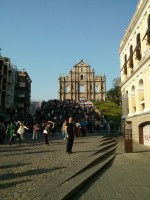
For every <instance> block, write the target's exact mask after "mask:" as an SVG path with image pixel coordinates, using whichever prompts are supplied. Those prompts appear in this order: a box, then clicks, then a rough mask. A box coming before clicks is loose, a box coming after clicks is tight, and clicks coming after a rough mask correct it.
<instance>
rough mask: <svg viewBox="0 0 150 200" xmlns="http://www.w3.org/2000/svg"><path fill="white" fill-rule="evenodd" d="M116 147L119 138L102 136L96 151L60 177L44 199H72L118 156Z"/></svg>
mask: <svg viewBox="0 0 150 200" xmlns="http://www.w3.org/2000/svg"><path fill="white" fill-rule="evenodd" d="M116 148H117V139H116V138H115V137H105V136H104V137H102V138H101V140H100V141H99V145H98V146H97V148H96V151H95V152H94V153H91V154H90V155H89V157H88V158H87V159H86V160H84V162H83V163H80V165H79V166H76V167H75V169H74V170H73V171H70V173H69V172H68V173H67V174H66V176H65V177H64V178H63V179H62V178H61V177H60V181H58V183H57V187H56V188H55V191H51V192H50V193H48V194H47V195H46V196H45V197H44V198H43V199H44V200H50V199H55V200H66V199H71V197H72V196H73V195H74V194H75V193H76V192H77V191H78V190H79V189H81V188H82V187H84V184H86V183H87V182H88V181H90V180H91V179H92V178H93V177H94V176H96V175H97V174H98V173H99V172H100V171H102V170H103V169H104V168H106V167H107V166H108V165H109V164H110V163H111V162H112V161H113V159H114V158H115V156H116V152H115V151H116ZM61 180H63V181H61Z"/></svg>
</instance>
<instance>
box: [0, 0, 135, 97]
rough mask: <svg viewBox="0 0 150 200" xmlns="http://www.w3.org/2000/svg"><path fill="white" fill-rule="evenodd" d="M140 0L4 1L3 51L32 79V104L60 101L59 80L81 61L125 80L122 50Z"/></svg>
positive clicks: (0, 3) (0, 19) (0, 12)
mask: <svg viewBox="0 0 150 200" xmlns="http://www.w3.org/2000/svg"><path fill="white" fill-rule="evenodd" d="M137 3H138V0H0V24H1V28H0V48H1V49H2V50H1V54H2V56H6V57H9V58H10V59H11V61H12V64H14V65H16V66H17V68H18V69H23V68H25V69H26V71H27V72H28V74H29V76H30V78H31V80H32V85H31V99H32V100H46V101H47V100H49V99H58V88H59V85H58V78H59V75H60V74H61V75H67V74H69V71H70V69H71V68H73V66H74V65H75V64H76V63H78V62H79V61H80V60H81V59H83V60H84V61H85V62H87V63H88V64H90V66H91V68H94V69H95V74H96V75H97V74H98V75H99V74H102V75H103V74H105V75H106V88H107V90H109V89H110V88H112V81H113V79H114V78H117V77H120V60H119V45H120V41H121V39H122V38H123V36H124V33H125V30H126V29H127V27H128V25H129V23H130V21H131V19H132V17H133V14H134V12H135V9H136V6H137Z"/></svg>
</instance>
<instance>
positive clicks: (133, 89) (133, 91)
mask: <svg viewBox="0 0 150 200" xmlns="http://www.w3.org/2000/svg"><path fill="white" fill-rule="evenodd" d="M131 94H132V95H135V86H134V85H132V88H131Z"/></svg>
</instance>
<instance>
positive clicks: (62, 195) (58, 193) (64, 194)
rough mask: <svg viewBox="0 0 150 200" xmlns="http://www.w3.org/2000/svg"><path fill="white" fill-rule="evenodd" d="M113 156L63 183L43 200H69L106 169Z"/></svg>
mask: <svg viewBox="0 0 150 200" xmlns="http://www.w3.org/2000/svg"><path fill="white" fill-rule="evenodd" d="M115 156H116V155H115V154H112V155H110V156H109V157H108V158H107V159H105V160H104V161H103V162H101V163H99V164H97V165H94V166H93V167H91V168H90V169H88V170H86V171H84V172H83V173H82V174H80V175H78V176H75V177H73V178H72V179H70V180H69V181H66V182H64V183H63V184H61V185H59V186H58V187H57V188H55V192H54V193H51V192H50V193H48V194H47V195H46V196H45V197H44V198H43V200H50V199H56V200H67V199H71V196H72V195H73V194H74V193H75V192H76V191H78V190H79V189H81V188H82V187H83V186H84V184H85V183H86V182H87V181H89V180H90V179H91V178H92V177H93V176H95V175H96V174H97V173H99V172H100V170H102V169H103V168H104V167H106V166H107V165H108V164H109V163H110V162H111V161H112V160H113V159H114V158H115Z"/></svg>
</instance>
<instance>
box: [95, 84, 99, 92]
mask: <svg viewBox="0 0 150 200" xmlns="http://www.w3.org/2000/svg"><path fill="white" fill-rule="evenodd" d="M95 92H96V93H97V92H99V87H98V86H97V85H96V86H95Z"/></svg>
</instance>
